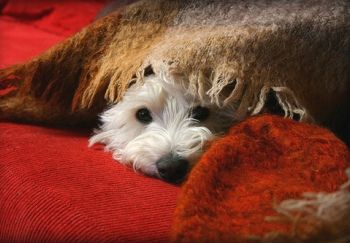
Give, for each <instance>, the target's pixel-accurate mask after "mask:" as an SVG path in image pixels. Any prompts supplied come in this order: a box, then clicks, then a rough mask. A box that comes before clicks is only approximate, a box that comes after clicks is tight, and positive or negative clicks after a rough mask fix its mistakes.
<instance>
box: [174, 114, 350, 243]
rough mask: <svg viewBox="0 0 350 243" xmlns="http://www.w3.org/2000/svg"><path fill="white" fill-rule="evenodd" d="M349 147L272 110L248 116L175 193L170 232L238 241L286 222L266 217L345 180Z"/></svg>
mask: <svg viewBox="0 0 350 243" xmlns="http://www.w3.org/2000/svg"><path fill="white" fill-rule="evenodd" d="M349 161H350V155H349V151H348V148H347V147H346V146H345V145H344V144H343V143H342V142H341V141H340V140H339V139H337V138H336V137H335V136H334V135H333V134H332V133H331V132H329V131H328V130H326V129H323V128H319V127H316V126H312V125H308V124H303V123H297V122H294V121H291V120H289V119H283V118H279V117H274V116H259V117H253V118H251V119H249V120H247V121H244V122H242V123H240V124H238V125H237V126H234V127H233V128H232V129H231V131H230V133H229V135H227V136H225V137H224V138H222V139H220V140H218V141H216V142H214V143H213V144H212V146H211V147H210V149H209V150H208V151H207V152H206V153H205V154H204V155H203V157H202V159H201V160H200V162H199V163H198V164H197V165H196V166H195V168H194V169H193V171H192V173H191V175H190V177H189V179H188V181H187V182H186V184H185V185H184V187H183V190H182V193H181V195H180V198H179V201H178V204H177V209H176V213H175V220H174V223H173V229H172V238H173V239H174V240H176V241H189V242H195V241H198V240H204V239H205V240H208V241H219V242H220V241H222V240H226V241H227V240H230V241H232V240H234V242H237V241H240V240H242V239H244V238H245V237H247V236H252V235H258V236H261V235H263V234H265V233H268V232H275V231H279V232H288V231H289V230H290V229H289V226H288V225H286V224H279V223H277V222H267V221H266V220H265V217H266V216H276V213H275V211H274V210H273V205H274V204H275V203H278V202H280V201H281V200H284V199H290V198H297V197H300V196H301V195H302V194H303V193H304V192H320V191H326V192H332V191H335V190H337V189H338V187H339V185H341V184H342V183H344V182H345V181H346V179H347V178H346V175H345V173H344V170H345V169H346V167H347V166H349Z"/></svg>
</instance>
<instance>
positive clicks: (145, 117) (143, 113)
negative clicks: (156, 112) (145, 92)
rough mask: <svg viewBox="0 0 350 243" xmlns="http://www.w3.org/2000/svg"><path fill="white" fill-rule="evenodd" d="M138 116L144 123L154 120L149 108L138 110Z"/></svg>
mask: <svg viewBox="0 0 350 243" xmlns="http://www.w3.org/2000/svg"><path fill="white" fill-rule="evenodd" d="M136 118H137V120H139V121H140V122H142V123H144V124H148V123H151V122H152V120H153V119H152V116H151V112H150V111H149V110H148V109H147V108H141V109H139V110H137V112H136Z"/></svg>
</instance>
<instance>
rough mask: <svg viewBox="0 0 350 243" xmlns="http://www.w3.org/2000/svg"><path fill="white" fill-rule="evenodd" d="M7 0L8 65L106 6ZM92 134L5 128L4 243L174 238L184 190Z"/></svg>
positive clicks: (1, 54)
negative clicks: (127, 163) (144, 171)
mask: <svg viewBox="0 0 350 243" xmlns="http://www.w3.org/2000/svg"><path fill="white" fill-rule="evenodd" d="M4 3H5V1H0V6H1V7H2V9H1V15H0V35H1V37H0V48H1V50H0V67H4V66H8V65H11V64H15V63H17V62H23V61H25V60H27V59H30V58H31V57H33V56H35V55H37V54H38V53H40V52H41V51H43V50H45V49H47V48H49V47H50V46H52V45H53V44H55V43H57V42H59V41H61V40H62V39H64V38H65V37H66V36H68V35H71V34H73V33H74V32H76V31H78V30H79V29H80V28H81V27H83V26H84V25H86V24H88V23H89V22H91V21H92V20H93V19H94V16H95V14H96V12H97V11H98V10H99V9H100V8H101V7H102V6H103V1H78V0H77V1H33V0H30V1H28V0H20V1H19V0H13V1H8V2H7V4H6V5H5V4H4ZM89 135H90V131H88V132H86V131H81V132H76V131H69V130H62V129H47V128H41V127H36V126H29V125H18V124H13V123H0V185H1V186H0V241H1V242H2V241H4V240H5V241H6V240H8V241H31V242H32V241H38V240H42V241H55V242H63V241H68V240H80V241H119V240H120V241H122V242H123V241H124V242H125V241H143V240H157V241H158V240H160V241H166V240H167V239H168V235H169V231H170V225H171V219H172V214H173V210H174V208H175V202H176V196H177V193H178V188H177V187H174V186H171V185H169V184H166V183H164V182H162V181H159V180H155V179H151V178H148V177H144V176H142V175H139V174H136V173H134V171H132V169H130V168H126V167H124V166H122V165H121V164H119V163H117V162H115V161H113V160H112V158H111V155H110V154H107V153H104V152H103V151H101V150H100V149H98V148H94V149H89V148H88V147H87V139H88V137H89Z"/></svg>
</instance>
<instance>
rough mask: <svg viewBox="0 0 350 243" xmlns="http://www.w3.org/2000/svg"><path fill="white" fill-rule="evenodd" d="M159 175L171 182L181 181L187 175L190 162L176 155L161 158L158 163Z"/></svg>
mask: <svg viewBox="0 0 350 243" xmlns="http://www.w3.org/2000/svg"><path fill="white" fill-rule="evenodd" d="M156 165H157V169H158V173H159V176H160V177H161V178H162V179H163V180H165V181H168V182H170V183H180V182H181V181H182V180H183V179H184V178H185V176H186V174H187V170H188V167H189V162H188V161H187V160H186V159H184V158H181V157H179V156H175V155H168V156H165V157H162V158H160V159H159V160H158V161H157V163H156Z"/></svg>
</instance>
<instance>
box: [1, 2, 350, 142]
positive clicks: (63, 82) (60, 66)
mask: <svg viewBox="0 0 350 243" xmlns="http://www.w3.org/2000/svg"><path fill="white" fill-rule="evenodd" d="M131 2H132V1H131ZM349 23H350V4H349V1H347V0H335V1H328V0H321V1H319V0H311V1H303V0H292V1H289V0H268V1H265V0H247V1H239V0H214V1H212V0H154V1H148V0H140V1H137V2H136V3H134V4H131V5H129V6H126V7H125V8H122V9H121V10H120V11H117V12H116V13H115V14H111V15H109V16H107V17H105V18H102V19H101V20H99V21H96V22H94V23H93V24H91V25H90V26H88V27H87V28H84V29H83V30H82V31H80V32H79V33H77V34H76V35H74V36H73V37H72V38H69V39H66V40H65V41H64V42H62V43H60V44H59V45H57V46H55V47H53V48H51V49H50V50H48V51H46V52H45V53H43V54H42V55H40V56H39V57H37V58H34V59H32V60H31V61H29V62H27V63H25V64H23V65H18V66H13V67H10V68H8V69H3V70H0V83H2V86H4V87H9V86H11V87H13V89H12V92H9V93H8V94H7V96H6V97H4V98H3V99H1V100H0V109H1V110H2V112H3V117H7V118H20V119H22V120H30V121H40V122H46V123H50V124H52V123H65V124H67V123H70V124H72V123H77V122H78V123H79V122H82V121H84V122H87V121H88V120H92V119H94V118H95V117H96V114H97V113H98V112H100V111H101V110H103V109H104V107H105V105H106V103H115V102H117V101H119V100H120V99H122V97H123V95H124V93H125V92H126V90H127V89H128V87H130V85H131V84H134V83H135V82H136V83H138V84H141V83H142V82H143V79H144V76H145V75H147V73H150V72H149V71H150V70H152V71H153V72H154V73H155V74H156V75H158V76H159V77H161V78H163V79H165V80H167V81H169V82H174V83H177V84H180V85H183V86H185V88H186V90H187V91H188V93H190V94H192V95H193V96H194V97H195V99H198V100H199V101H200V102H201V103H208V102H209V103H212V104H217V105H218V106H223V105H232V106H234V108H235V109H234V110H235V116H236V117H238V118H239V119H243V118H244V117H247V116H249V115H254V114H258V113H260V112H261V111H262V110H263V106H264V104H265V102H266V100H267V97H268V94H269V93H270V92H273V93H274V95H275V96H276V100H277V102H278V103H279V105H280V106H281V108H282V110H283V111H284V115H285V116H286V117H290V118H295V119H300V120H303V121H316V122H317V123H319V124H323V125H327V126H329V127H331V128H332V129H334V131H336V132H337V133H338V134H339V135H343V136H344V134H345V137H346V136H347V135H349V134H350V129H348V124H349V120H350V113H349V109H348V107H349V104H350V97H349V95H348V93H349V92H350V68H349V55H348V52H349V48H350V28H349ZM23 110H25V111H26V112H23ZM349 141H350V135H349Z"/></svg>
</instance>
